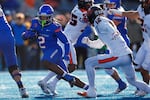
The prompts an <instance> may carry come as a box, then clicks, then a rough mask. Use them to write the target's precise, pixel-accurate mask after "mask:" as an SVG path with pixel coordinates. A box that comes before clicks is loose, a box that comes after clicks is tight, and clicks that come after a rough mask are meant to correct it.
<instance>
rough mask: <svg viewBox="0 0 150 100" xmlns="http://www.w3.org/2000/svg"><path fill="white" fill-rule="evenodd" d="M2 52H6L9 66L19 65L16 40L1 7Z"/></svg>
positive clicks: (0, 38)
mask: <svg viewBox="0 0 150 100" xmlns="http://www.w3.org/2000/svg"><path fill="white" fill-rule="evenodd" d="M0 52H2V53H3V54H4V58H5V61H6V65H7V66H8V67H10V66H12V65H17V58H16V53H15V40H14V36H13V34H12V31H11V27H10V25H9V24H8V22H7V20H6V18H5V15H4V13H3V10H2V9H1V8H0Z"/></svg>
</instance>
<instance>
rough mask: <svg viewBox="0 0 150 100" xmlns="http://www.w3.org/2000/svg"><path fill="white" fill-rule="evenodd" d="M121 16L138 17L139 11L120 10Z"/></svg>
mask: <svg viewBox="0 0 150 100" xmlns="http://www.w3.org/2000/svg"><path fill="white" fill-rule="evenodd" d="M122 16H125V17H127V18H131V19H134V18H138V17H139V13H138V12H137V11H124V12H122Z"/></svg>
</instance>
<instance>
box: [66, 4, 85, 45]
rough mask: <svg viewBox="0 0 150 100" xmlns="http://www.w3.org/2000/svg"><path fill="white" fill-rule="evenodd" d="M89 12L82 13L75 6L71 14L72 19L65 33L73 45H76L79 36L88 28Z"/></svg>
mask: <svg viewBox="0 0 150 100" xmlns="http://www.w3.org/2000/svg"><path fill="white" fill-rule="evenodd" d="M86 13H87V11H81V10H80V9H79V8H78V6H75V7H74V9H73V10H72V12H71V19H70V21H69V22H68V23H67V25H66V27H65V29H64V33H65V35H66V36H67V38H68V39H69V40H70V41H71V43H72V44H75V43H76V41H77V40H78V38H79V36H80V35H81V34H82V32H83V31H84V29H85V27H86V26H87V22H86V21H85V19H86Z"/></svg>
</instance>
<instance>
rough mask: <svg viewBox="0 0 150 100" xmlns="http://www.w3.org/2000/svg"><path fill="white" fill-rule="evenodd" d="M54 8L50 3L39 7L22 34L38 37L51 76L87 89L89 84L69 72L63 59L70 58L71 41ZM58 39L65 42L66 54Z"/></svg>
mask: <svg viewBox="0 0 150 100" xmlns="http://www.w3.org/2000/svg"><path fill="white" fill-rule="evenodd" d="M53 15H54V10H53V8H52V7H51V6H50V5H48V4H43V5H42V6H41V7H40V8H39V12H38V17H37V18H34V19H33V20H32V25H31V27H30V29H29V30H27V31H26V32H24V33H23V34H22V37H23V39H24V40H26V39H36V40H38V44H39V46H40V48H41V50H42V52H43V57H42V63H43V66H44V67H46V68H47V69H48V70H49V71H50V73H51V76H50V77H53V76H56V75H57V78H58V79H64V80H66V81H67V82H69V83H70V85H71V87H72V86H73V85H76V86H78V87H81V88H84V89H86V88H87V87H88V85H86V84H84V83H83V82H81V81H80V80H79V79H78V78H76V77H75V76H73V75H70V74H69V73H68V69H67V67H66V65H65V64H64V61H63V60H66V61H68V60H69V52H70V46H69V42H68V40H67V38H66V36H65V35H64V33H63V32H62V30H61V25H60V24H58V23H57V22H55V21H54V19H53ZM58 39H59V40H60V41H61V42H62V43H63V44H64V48H63V50H64V54H62V48H61V47H60V46H59V44H58V43H57V42H58Z"/></svg>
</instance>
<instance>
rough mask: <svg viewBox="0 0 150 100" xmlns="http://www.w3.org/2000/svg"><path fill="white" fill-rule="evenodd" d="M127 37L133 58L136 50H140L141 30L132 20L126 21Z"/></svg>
mask: <svg viewBox="0 0 150 100" xmlns="http://www.w3.org/2000/svg"><path fill="white" fill-rule="evenodd" d="M127 29H128V36H129V38H130V42H131V44H130V48H131V49H132V50H133V53H134V56H135V54H136V52H137V51H138V49H139V48H140V46H141V44H142V42H143V37H142V28H141V25H140V24H138V23H137V22H136V21H135V20H134V19H128V21H127Z"/></svg>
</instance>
